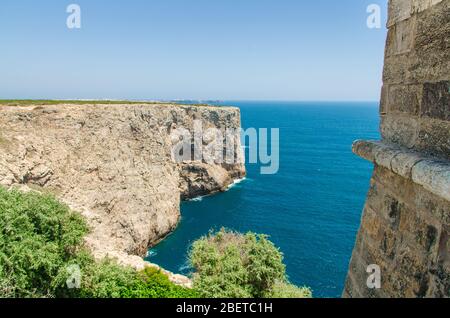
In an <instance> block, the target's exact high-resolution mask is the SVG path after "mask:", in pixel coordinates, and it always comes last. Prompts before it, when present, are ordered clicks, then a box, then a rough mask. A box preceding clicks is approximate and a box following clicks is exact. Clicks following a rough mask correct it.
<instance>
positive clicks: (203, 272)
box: [190, 230, 312, 298]
mask: <svg viewBox="0 0 450 318" xmlns="http://www.w3.org/2000/svg"><path fill="white" fill-rule="evenodd" d="M190 261H191V264H192V266H193V267H194V269H195V271H196V273H195V274H194V286H195V288H196V289H197V290H198V291H199V292H200V293H201V295H202V296H203V297H217V298H221V297H224V298H230V297H247V298H248V297H250V298H252V297H255V298H263V297H266V298H309V297H311V296H312V294H311V290H310V289H309V288H305V287H303V288H299V287H296V286H294V285H292V284H290V283H289V282H288V279H287V277H286V269H285V266H284V265H283V255H282V253H281V252H280V251H279V250H278V249H277V248H276V247H275V246H274V245H273V243H272V242H270V241H269V240H268V239H267V237H266V236H264V235H257V234H254V233H248V234H246V235H242V234H238V233H234V232H230V231H226V230H221V231H220V232H218V233H216V234H215V235H213V234H210V235H208V236H206V237H203V238H202V239H200V240H198V241H197V242H195V243H194V244H193V246H192V249H191V251H190Z"/></svg>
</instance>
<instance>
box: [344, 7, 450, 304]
mask: <svg viewBox="0 0 450 318" xmlns="http://www.w3.org/2000/svg"><path fill="white" fill-rule="evenodd" d="M388 29H389V32H388V38H387V42H386V50H385V66H384V73H383V88H382V93H381V106H380V116H381V133H382V141H381V142H371V141H357V142H355V144H354V147H353V150H354V152H355V153H356V154H358V155H360V156H362V157H364V158H366V159H368V160H370V161H372V162H373V163H374V165H375V168H374V172H373V176H372V179H371V185H370V190H369V194H368V198H367V202H366V205H365V208H364V213H363V218H362V223H361V227H360V230H359V233H358V237H357V241H356V245H355V248H354V251H353V255H352V259H351V263H350V269H349V274H348V277H347V281H346V285H345V290H344V293H343V296H344V297H449V296H450V240H449V235H450V0H391V1H390V3H389V19H388ZM370 264H376V265H379V266H380V269H381V288H380V289H369V288H368V287H367V284H366V282H367V278H368V276H369V274H368V273H367V272H366V269H367V266H368V265H370Z"/></svg>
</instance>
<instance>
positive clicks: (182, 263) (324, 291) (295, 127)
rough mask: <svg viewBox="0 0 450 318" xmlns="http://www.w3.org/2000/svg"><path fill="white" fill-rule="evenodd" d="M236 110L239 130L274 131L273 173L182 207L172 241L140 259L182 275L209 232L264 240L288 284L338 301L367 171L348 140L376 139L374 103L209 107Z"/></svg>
mask: <svg viewBox="0 0 450 318" xmlns="http://www.w3.org/2000/svg"><path fill="white" fill-rule="evenodd" d="M216 104H219V105H220V104H223V105H234V106H237V107H239V108H240V109H241V116H242V125H243V128H249V127H254V128H279V129H280V170H279V172H278V173H277V174H275V175H262V174H260V166H259V164H247V172H248V176H247V179H245V180H243V181H242V182H241V183H239V184H236V185H235V186H233V187H232V188H231V189H230V190H229V191H228V192H225V193H222V194H218V195H214V196H209V197H204V198H199V199H197V200H194V201H190V202H185V203H183V204H182V207H181V212H182V220H181V223H180V224H179V226H178V228H177V229H176V230H175V232H174V233H173V234H171V235H170V236H169V237H168V238H166V239H165V240H164V241H162V242H161V243H160V244H159V245H157V246H156V247H154V248H152V249H150V250H149V254H148V260H149V261H151V262H154V263H157V264H159V265H161V266H162V267H164V268H166V269H168V270H170V271H173V272H177V273H183V274H189V273H190V272H191V268H190V267H189V264H188V262H187V251H188V249H189V247H190V245H191V243H192V242H193V241H195V240H196V239H198V238H199V237H201V236H203V235H205V234H207V233H208V232H209V231H210V230H211V229H215V230H218V229H220V228H221V227H226V228H229V229H233V230H236V231H240V232H247V231H253V232H257V233H265V234H268V235H270V239H271V240H272V241H273V242H274V243H275V244H276V245H277V246H278V247H279V248H280V249H281V251H282V252H283V253H284V261H285V264H286V266H287V273H288V276H289V279H290V280H291V282H293V283H295V284H297V285H302V286H303V285H305V286H309V287H311V288H312V290H313V293H314V297H340V296H341V293H342V290H343V287H344V281H345V278H346V274H347V269H348V264H349V261H350V257H351V253H352V249H353V245H354V242H355V238H356V234H357V230H358V227H359V224H360V219H361V213H362V209H363V205H364V201H365V197H366V193H367V190H368V188H369V179H370V176H371V172H372V165H371V164H370V163H368V162H367V161H365V160H363V159H360V158H358V157H356V156H355V155H354V154H352V152H351V145H352V142H353V141H354V140H356V139H377V138H379V133H378V125H379V121H378V104H377V103H375V102H339V103H331V102H247V101H246V102H236V101H232V102H231V101H228V102H223V103H222V102H216Z"/></svg>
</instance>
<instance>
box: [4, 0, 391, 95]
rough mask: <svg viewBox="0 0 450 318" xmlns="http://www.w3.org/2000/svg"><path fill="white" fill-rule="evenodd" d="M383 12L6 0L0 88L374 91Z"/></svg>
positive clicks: (182, 2)
mask: <svg viewBox="0 0 450 318" xmlns="http://www.w3.org/2000/svg"><path fill="white" fill-rule="evenodd" d="M71 3H76V4H79V5H80V7H81V22H82V28H81V29H78V30H73V29H72V30H70V29H68V28H67V26H66V19H67V16H68V13H66V7H67V6H68V5H69V4H71ZM372 3H373V4H379V5H380V6H381V8H382V28H381V29H369V28H368V27H367V25H366V19H367V17H368V15H369V14H368V13H366V8H367V6H368V5H369V4H372ZM385 21H386V0H368V1H365V0H339V1H336V0H310V1H304V0H158V1H156V0H127V1H121V0H69V1H65V0H53V1H50V0H40V1H33V0H2V1H1V2H0V41H1V42H0V43H1V46H0V74H1V76H0V98H63V99H66V98H113V99H223V100H232V99H234V100H237V99H252V100H257V99H261V100H264V99H266V100H378V99H379V95H380V93H379V92H380V87H381V74H382V65H383V53H384V44H385V37H386V30H385Z"/></svg>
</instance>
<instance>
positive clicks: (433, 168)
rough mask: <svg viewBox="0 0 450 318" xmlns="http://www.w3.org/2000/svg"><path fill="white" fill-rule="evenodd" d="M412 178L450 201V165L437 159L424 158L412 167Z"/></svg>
mask: <svg viewBox="0 0 450 318" xmlns="http://www.w3.org/2000/svg"><path fill="white" fill-rule="evenodd" d="M412 179H413V181H414V182H415V183H417V184H419V185H422V186H423V187H424V188H425V189H427V190H428V191H431V192H433V193H435V194H437V195H439V196H440V197H442V198H444V199H446V200H448V201H449V202H450V166H449V165H447V164H443V163H440V162H436V161H431V160H423V161H420V162H419V163H417V164H416V165H415V166H414V167H413V169H412Z"/></svg>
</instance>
